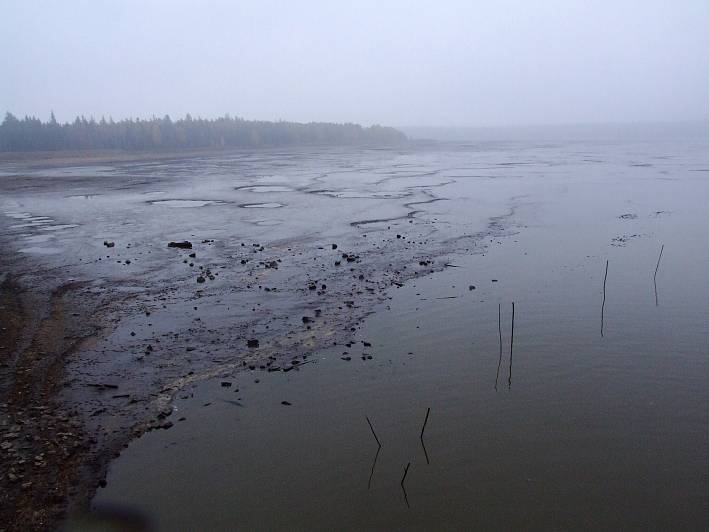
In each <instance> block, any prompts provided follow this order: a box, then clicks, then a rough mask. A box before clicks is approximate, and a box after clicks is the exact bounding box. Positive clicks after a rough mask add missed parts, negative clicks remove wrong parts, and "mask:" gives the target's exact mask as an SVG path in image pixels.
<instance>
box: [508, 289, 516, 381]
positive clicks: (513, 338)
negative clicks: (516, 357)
mask: <svg viewBox="0 0 709 532" xmlns="http://www.w3.org/2000/svg"><path fill="white" fill-rule="evenodd" d="M514 343H515V302H514V301H513V302H512V332H511V333H510V375H509V377H507V388H508V389H509V388H511V387H512V347H513V346H514Z"/></svg>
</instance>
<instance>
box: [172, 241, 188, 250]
mask: <svg viewBox="0 0 709 532" xmlns="http://www.w3.org/2000/svg"><path fill="white" fill-rule="evenodd" d="M167 247H169V248H180V249H192V242H190V241H189V240H183V241H182V242H168V244H167Z"/></svg>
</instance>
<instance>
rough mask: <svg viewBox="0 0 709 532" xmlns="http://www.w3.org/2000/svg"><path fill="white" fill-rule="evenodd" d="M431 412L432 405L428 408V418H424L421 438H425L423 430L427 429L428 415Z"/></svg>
mask: <svg viewBox="0 0 709 532" xmlns="http://www.w3.org/2000/svg"><path fill="white" fill-rule="evenodd" d="M430 413H431V407H429V408H428V410H426V419H424V420H423V427H421V438H423V431H424V430H426V423H428V415H429V414H430Z"/></svg>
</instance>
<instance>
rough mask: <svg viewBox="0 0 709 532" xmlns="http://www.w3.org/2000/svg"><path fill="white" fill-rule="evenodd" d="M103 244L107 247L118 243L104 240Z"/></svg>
mask: <svg viewBox="0 0 709 532" xmlns="http://www.w3.org/2000/svg"><path fill="white" fill-rule="evenodd" d="M103 245H104V246H106V247H107V248H112V247H114V246H115V245H116V243H115V242H109V241H108V240H104V241H103Z"/></svg>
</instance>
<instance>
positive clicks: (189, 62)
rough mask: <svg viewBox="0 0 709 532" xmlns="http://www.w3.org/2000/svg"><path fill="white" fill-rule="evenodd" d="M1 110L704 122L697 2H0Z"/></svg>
mask: <svg viewBox="0 0 709 532" xmlns="http://www.w3.org/2000/svg"><path fill="white" fill-rule="evenodd" d="M0 12H2V31H0V65H1V66H2V72H3V83H2V85H1V86H0V112H2V113H4V112H5V111H11V112H13V113H14V114H16V115H20V116H22V115H24V114H36V115H38V116H39V117H41V118H43V119H46V118H47V117H48V116H49V113H50V111H51V110H54V112H55V114H56V116H57V118H58V119H59V120H72V119H73V118H74V116H75V115H77V114H84V115H86V116H91V115H93V116H95V117H96V118H99V117H101V116H102V115H105V116H109V115H110V116H113V117H114V118H116V119H118V118H123V117H127V116H150V115H153V114H155V115H157V116H162V115H164V114H166V113H167V114H170V115H171V116H173V118H174V117H176V116H181V115H184V114H185V113H188V112H189V113H192V114H193V115H202V116H206V117H213V116H219V115H222V114H224V113H226V112H229V113H231V114H232V115H237V116H243V117H244V118H251V119H264V120H273V119H284V120H295V121H311V120H315V121H336V122H344V121H353V122H358V123H363V124H370V123H382V124H387V125H395V126H396V125H398V126H417V125H419V126H420V125H427V126H432V125H438V126H500V125H524V124H555V123H577V122H594V123H597V122H638V121H639V122H644V121H694V120H707V119H709V100H708V99H707V98H706V95H707V94H709V32H707V31H706V28H707V27H709V3H708V2H706V1H704V0H697V1H691V0H686V1H681V2H673V3H670V2H660V1H646V0H645V1H629V0H624V1H620V2H593V3H589V2H567V1H546V2H535V3H532V2H527V1H502V2H491V3H483V2H466V1H447V2H408V1H406V2H405V1H391V2H386V3H382V2H375V1H368V0H363V1H358V2H352V3H343V2H326V1H304V2H278V1H260V2H226V1H212V2H195V1H169V2H168V1H154V2H142V1H136V0H131V1H122V2H107V1H90V2H89V1H74V0H71V1H64V2H48V1H38V2H31V3H25V2H19V1H10V0H0Z"/></svg>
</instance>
